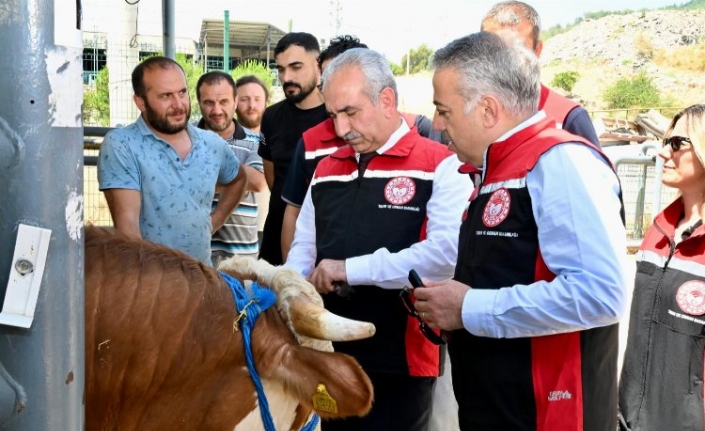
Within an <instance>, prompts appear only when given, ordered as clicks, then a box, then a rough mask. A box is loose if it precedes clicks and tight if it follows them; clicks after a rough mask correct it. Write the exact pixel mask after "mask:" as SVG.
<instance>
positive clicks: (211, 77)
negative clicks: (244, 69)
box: [196, 70, 237, 102]
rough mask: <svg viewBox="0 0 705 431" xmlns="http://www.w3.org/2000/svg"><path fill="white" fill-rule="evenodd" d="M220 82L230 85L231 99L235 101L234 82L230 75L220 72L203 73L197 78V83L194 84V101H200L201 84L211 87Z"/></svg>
mask: <svg viewBox="0 0 705 431" xmlns="http://www.w3.org/2000/svg"><path fill="white" fill-rule="evenodd" d="M220 81H225V82H227V83H228V84H229V85H230V88H232V89H233V99H235V95H236V93H237V90H236V89H237V86H236V85H235V81H234V80H233V77H232V76H230V74H228V73H225V72H223V71H222V70H214V71H212V72H208V73H204V74H203V75H201V77H200V78H198V82H197V83H196V99H197V100H198V101H199V102H200V101H201V86H202V85H203V84H206V85H213V84H217V83H219V82H220Z"/></svg>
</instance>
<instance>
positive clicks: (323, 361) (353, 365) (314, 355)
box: [257, 344, 373, 418]
mask: <svg viewBox="0 0 705 431" xmlns="http://www.w3.org/2000/svg"><path fill="white" fill-rule="evenodd" d="M281 348H282V350H285V351H283V352H279V353H281V355H279V354H278V355H276V356H277V357H279V358H281V362H280V363H279V364H278V366H275V364H271V366H265V367H263V368H261V369H263V370H270V371H272V372H273V373H272V374H271V375H268V376H266V378H271V379H274V380H278V381H281V382H282V383H283V386H284V387H285V388H286V390H287V391H289V392H290V393H291V395H292V396H294V397H295V398H296V399H297V400H298V401H299V403H300V404H302V405H303V406H304V407H307V408H310V409H313V410H315V411H316V413H318V415H319V416H321V417H322V418H344V417H349V416H364V415H366V414H367V413H368V412H369V411H370V408H371V407H372V398H373V389H372V383H371V382H370V379H369V377H367V374H365V372H364V371H363V370H362V367H361V366H360V364H359V363H358V362H357V361H356V360H355V359H353V357H352V356H348V355H345V354H343V353H330V352H319V351H317V350H313V349H309V348H306V347H302V346H299V345H295V344H287V345H284V346H282V347H281ZM257 368H258V369H260V367H259V366H258V367H257ZM262 377H265V376H264V375H263V376H262ZM320 385H323V386H320ZM321 388H323V389H324V390H325V393H326V395H325V396H327V397H330V399H332V400H333V401H335V403H334V405H335V409H332V408H327V407H325V408H322V407H321V404H320V403H314V398H318V399H320V397H321V394H322V391H321ZM324 404H328V405H331V404H332V403H324ZM334 410H335V411H334Z"/></svg>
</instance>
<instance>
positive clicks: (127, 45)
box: [105, 1, 140, 127]
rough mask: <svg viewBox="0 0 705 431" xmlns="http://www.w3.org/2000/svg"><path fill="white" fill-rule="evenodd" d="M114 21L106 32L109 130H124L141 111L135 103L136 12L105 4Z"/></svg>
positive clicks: (130, 7)
mask: <svg viewBox="0 0 705 431" xmlns="http://www.w3.org/2000/svg"><path fill="white" fill-rule="evenodd" d="M105 7H107V8H112V9H113V14H112V16H114V17H115V19H114V20H112V21H111V22H110V26H109V27H108V28H107V34H108V52H107V56H108V59H107V60H108V73H109V75H110V80H109V83H108V89H109V91H110V126H112V127H115V126H125V125H127V124H130V123H132V122H134V121H135V120H136V119H137V117H138V116H139V110H138V109H137V107H136V106H135V103H134V102H133V100H132V96H133V94H134V92H133V91H132V70H133V69H134V68H135V66H137V64H138V63H139V52H140V48H139V36H138V32H137V8H138V7H139V3H137V4H134V5H131V4H128V3H127V2H124V1H109V2H105Z"/></svg>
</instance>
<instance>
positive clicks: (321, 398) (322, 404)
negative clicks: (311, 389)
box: [313, 383, 338, 413]
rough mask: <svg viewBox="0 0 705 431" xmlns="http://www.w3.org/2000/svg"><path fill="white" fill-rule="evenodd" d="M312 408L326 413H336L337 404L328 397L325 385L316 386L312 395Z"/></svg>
mask: <svg viewBox="0 0 705 431" xmlns="http://www.w3.org/2000/svg"><path fill="white" fill-rule="evenodd" d="M313 408H314V409H316V410H320V411H323V412H328V413H338V403H336V402H335V400H334V399H333V397H331V396H330V394H329V393H328V391H327V390H326V385H324V384H322V383H321V384H319V385H318V386H316V393H315V394H314V395H313Z"/></svg>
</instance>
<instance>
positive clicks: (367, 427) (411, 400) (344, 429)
mask: <svg viewBox="0 0 705 431" xmlns="http://www.w3.org/2000/svg"><path fill="white" fill-rule="evenodd" d="M367 375H368V376H370V380H372V386H373V387H374V391H375V398H374V401H373V403H372V410H371V411H370V413H369V414H368V415H367V416H365V417H363V418H349V419H340V420H335V419H331V420H327V421H323V422H322V424H321V430H322V431H427V430H428V421H429V419H430V417H431V408H432V404H433V388H434V386H435V385H436V378H435V377H409V376H402V375H397V374H375V373H367ZM338 402H340V401H338Z"/></svg>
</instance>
